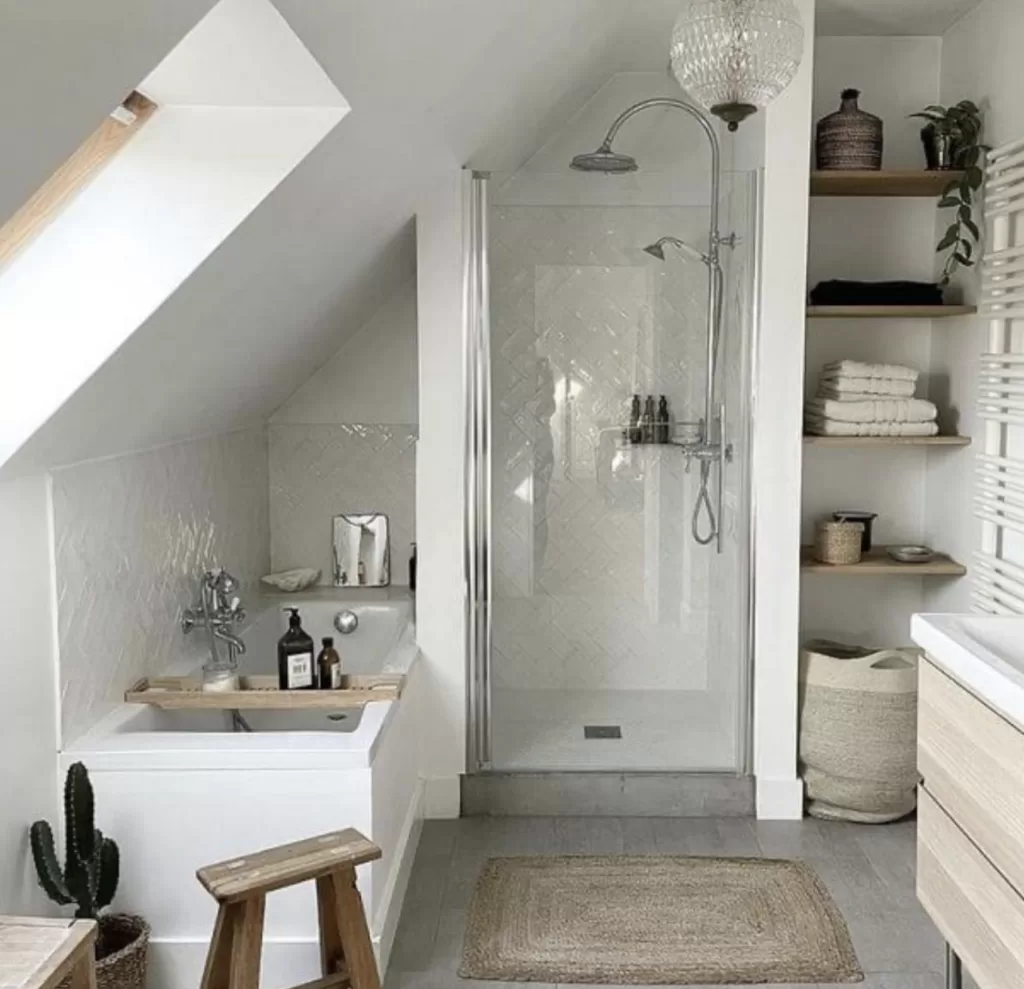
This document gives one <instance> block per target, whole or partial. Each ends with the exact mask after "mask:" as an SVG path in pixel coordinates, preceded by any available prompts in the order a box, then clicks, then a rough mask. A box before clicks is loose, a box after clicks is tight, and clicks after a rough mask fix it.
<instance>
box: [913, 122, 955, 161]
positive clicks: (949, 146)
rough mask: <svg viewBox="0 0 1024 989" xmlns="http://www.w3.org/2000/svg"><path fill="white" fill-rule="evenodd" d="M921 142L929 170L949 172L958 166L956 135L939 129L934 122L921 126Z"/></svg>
mask: <svg viewBox="0 0 1024 989" xmlns="http://www.w3.org/2000/svg"><path fill="white" fill-rule="evenodd" d="M921 144H923V145H924V160H925V162H926V164H927V167H928V171H929V172H948V171H952V170H953V169H955V168H956V160H957V154H958V151H959V146H958V142H957V139H956V135H954V134H950V133H948V132H945V131H939V130H937V129H936V128H935V127H934V126H933V125H932V124H929V125H928V126H927V127H922V128H921Z"/></svg>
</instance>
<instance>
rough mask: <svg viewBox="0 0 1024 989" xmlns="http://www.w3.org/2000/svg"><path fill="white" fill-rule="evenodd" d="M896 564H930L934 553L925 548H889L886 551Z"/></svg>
mask: <svg viewBox="0 0 1024 989" xmlns="http://www.w3.org/2000/svg"><path fill="white" fill-rule="evenodd" d="M888 553H889V556H891V557H892V558H893V559H894V560H895V561H896V562H897V563H931V561H932V560H934V559H935V551H934V550H931V549H929V548H928V547H927V546H890V547H889V550H888Z"/></svg>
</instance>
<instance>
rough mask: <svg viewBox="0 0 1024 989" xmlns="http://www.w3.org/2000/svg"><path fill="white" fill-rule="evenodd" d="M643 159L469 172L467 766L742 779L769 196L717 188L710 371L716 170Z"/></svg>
mask: <svg viewBox="0 0 1024 989" xmlns="http://www.w3.org/2000/svg"><path fill="white" fill-rule="evenodd" d="M618 143H622V144H624V145H626V144H627V143H628V142H627V141H626V140H625V139H624V138H621V137H620V138H619V139H618ZM579 150H584V149H583V148H580V149H579ZM637 158H638V159H639V166H640V170H639V171H638V172H635V173H632V174H608V175H586V174H579V173H578V172H572V171H570V170H569V169H568V167H567V166H568V161H566V162H565V165H566V167H565V168H564V169H563V170H561V171H553V170H541V169H537V170H531V169H529V168H525V169H522V170H520V171H519V172H516V173H514V174H497V173H492V174H489V175H485V174H480V173H475V174H474V176H473V179H472V185H471V191H470V195H469V199H470V202H469V204H468V205H469V208H468V229H467V237H466V243H467V257H466V270H465V275H466V291H467V312H468V315H469V326H468V332H467V380H468V401H469V408H468V410H467V411H468V423H469V428H468V431H467V450H466V453H467V464H468V467H469V472H468V473H469V480H468V489H467V519H466V546H467V561H466V566H467V573H468V580H469V597H470V620H469V665H470V668H469V679H470V690H469V712H468V714H469V718H468V723H469V738H468V743H469V760H470V771H471V772H473V771H476V772H480V771H484V772H486V771H489V770H501V771H548V770H557V771H577V770H603V771H622V772H644V771H678V772H719V773H721V772H726V773H737V774H743V773H746V772H747V769H748V766H747V763H748V749H749V724H750V709H749V695H750V684H749V680H750V631H749V630H750V608H751V593H750V576H751V556H750V544H751V532H750V524H751V523H750V520H751V509H752V505H751V497H750V489H751V488H750V470H749V451H750V418H751V412H752V408H751V405H752V380H753V376H752V370H753V369H752V366H751V364H752V354H753V349H754V348H753V340H752V335H753V327H754V319H753V297H754V291H753V289H754V280H755V276H756V272H755V270H754V268H755V258H756V230H755V220H754V218H755V216H756V210H755V205H756V203H755V200H756V181H755V177H754V175H753V174H752V173H736V172H728V171H727V172H725V173H723V175H722V181H721V190H720V199H719V201H718V203H717V205H718V211H719V215H720V219H719V223H720V227H721V231H722V234H723V238H722V246H721V252H720V256H721V265H722V269H723V278H722V285H723V288H722V291H721V295H720V302H721V318H720V320H719V321H718V323H719V326H720V334H719V336H720V339H719V340H718V343H717V360H716V361H715V362H709V360H708V293H709V291H712V289H713V286H714V284H715V282H714V279H713V278H710V279H709V266H708V265H707V264H706V263H702V260H703V261H706V260H707V259H706V257H705V258H703V259H702V257H701V254H702V252H704V251H706V249H707V246H708V245H707V241H708V228H709V219H713V218H712V217H711V210H710V199H709V195H708V192H707V189H708V185H709V184H708V182H707V174H708V172H707V163H706V160H705V162H704V164H703V173H702V172H701V170H700V169H699V168H696V165H695V163H692V162H691V163H690V166H691V167H690V168H689V169H687V168H681V169H680V168H673V169H668V168H664V169H662V170H659V169H657V168H654V169H650V170H645V167H644V160H643V156H642V155H641V154H637ZM605 170H606V171H607V170H608V169H605ZM680 245H681V246H680ZM712 369H713V372H714V379H715V380H714V381H713V386H714V387H713V392H712V393H711V394H712V396H713V401H711V400H710V398H709V394H708V390H707V387H706V386H707V382H708V375H709V371H711V370H712ZM635 395H638V396H639V397H640V402H641V409H643V407H644V406H645V405H646V400H647V396H648V395H650V396H653V399H654V403H655V407H657V405H658V403H659V400H660V398H661V396H665V398H666V400H667V403H668V406H669V410H670V413H671V420H672V426H671V429H670V436H669V438H670V440H671V442H664V440H665V438H666V437H665V434H664V433H662V434H661V435H660V437H659V435H658V433H657V431H656V430H654V431H648V432H647V433H646V434H642V433H640V431H639V430H638V429H637V426H636V424H634V423H633V422H631V412H633V411H634V403H633V396H635ZM723 410H724V412H723ZM709 411H710V412H711V417H712V418H713V420H714V421H709V417H708V412H709ZM652 433H653V435H652ZM641 438H647V439H661V440H662V442H636V441H637V439H641ZM716 444H717V449H719V450H720V453H721V457H722V459H721V471H719V469H718V465H717V462H716V461H714V458H713V455H709V454H708V451H709V449H712V447H715V445H716ZM709 534H713V537H714V538H708V537H709Z"/></svg>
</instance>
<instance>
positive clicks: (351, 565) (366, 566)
mask: <svg viewBox="0 0 1024 989" xmlns="http://www.w3.org/2000/svg"><path fill="white" fill-rule="evenodd" d="M333 549H334V553H333V556H334V586H335V587H387V586H388V584H390V583H391V549H390V543H389V541H388V517H387V516H386V515H379V514H373V515H335V516H334V545H333Z"/></svg>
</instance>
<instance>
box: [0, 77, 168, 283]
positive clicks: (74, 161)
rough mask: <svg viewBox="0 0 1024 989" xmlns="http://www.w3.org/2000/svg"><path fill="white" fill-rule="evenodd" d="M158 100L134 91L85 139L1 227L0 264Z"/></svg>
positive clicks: (127, 136) (137, 125)
mask: <svg viewBox="0 0 1024 989" xmlns="http://www.w3.org/2000/svg"><path fill="white" fill-rule="evenodd" d="M154 110H156V104H155V103H154V102H153V101H152V100H150V99H147V98H146V97H145V96H143V95H142V93H139V92H132V93H131V95H130V96H129V97H128V98H127V99H126V100H125V101H124V102H123V103H121V105H120V106H118V107H117V108H116V109H115V110H114V111H113V112H112V113H111V114H110V115H109V116H108V117H107V118H106V120H104V121H103V123H102V124H100V126H99V127H97V128H96V130H94V131H93V132H92V134H90V135H89V137H87V138H86V139H85V141H84V142H83V143H82V145H81V146H80V147H79V148H78V150H77V151H75V153H74V154H73V155H72V156H71V157H70V158H68V160H67V161H66V162H64V164H63V165H61V166H60V168H58V169H57V171H56V172H54V173H53V175H51V176H50V178H49V179H47V180H46V182H45V183H43V185H42V186H41V187H40V188H39V189H38V190H37V191H36V193H35V194H34V195H33V196H32V198H31V199H29V200H28V202H27V203H25V205H24V206H22V207H21V209H19V210H18V211H17V212H16V213H15V214H14V215H13V216H12V217H11V218H10V219H9V220H8V221H7V222H6V223H5V224H4V225H3V226H2V227H0V265H4V264H6V263H7V262H8V261H10V260H11V258H13V257H14V256H15V255H16V254H17V253H18V252H19V251H20V250H21V249H22V248H23V247H25V245H26V244H28V242H29V241H31V240H32V238H34V237H35V236H36V235H37V234H38V233H39V232H40V231H41V230H43V229H44V228H45V227H46V226H47V224H49V223H50V221H51V220H53V218H54V217H55V216H57V215H58V214H59V213H60V211H61V210H62V209H63V208H64V207H65V206H66V205H67V204H68V203H69V202H70V201H71V200H72V199H73V198H74V197H75V196H76V195H77V194H78V193H79V192H80V191H81V190H82V189H83V188H84V187H85V186H86V185H87V184H88V182H89V181H90V179H92V178H93V177H94V176H95V175H96V173H97V172H98V171H99V170H100V169H102V168H103V166H104V165H105V164H106V163H107V162H108V161H110V159H111V158H113V156H114V155H116V154H117V152H118V151H120V150H121V148H123V147H124V146H125V144H127V143H128V141H129V140H131V138H132V136H133V135H134V134H135V133H136V131H138V129H139V128H140V127H141V126H142V125H143V124H144V123H145V122H146V121H147V120H148V119H149V118H150V117H151V116H152V115H153V111H154Z"/></svg>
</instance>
